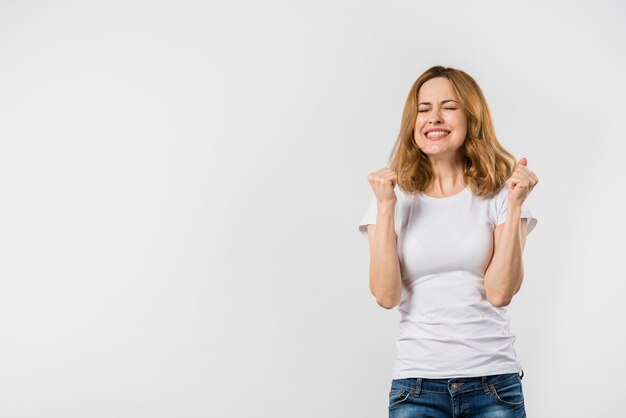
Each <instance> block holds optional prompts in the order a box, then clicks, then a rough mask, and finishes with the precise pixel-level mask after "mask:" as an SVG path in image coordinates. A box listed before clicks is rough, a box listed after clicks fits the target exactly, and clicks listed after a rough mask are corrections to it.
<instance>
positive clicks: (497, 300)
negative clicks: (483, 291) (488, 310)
mask: <svg viewBox="0 0 626 418" xmlns="http://www.w3.org/2000/svg"><path fill="white" fill-rule="evenodd" d="M487 300H488V301H489V303H491V304H492V305H493V306H495V307H496V308H504V307H505V306H509V305H510V304H511V300H512V298H511V297H507V296H503V295H500V296H497V297H496V296H491V297H489V298H487Z"/></svg>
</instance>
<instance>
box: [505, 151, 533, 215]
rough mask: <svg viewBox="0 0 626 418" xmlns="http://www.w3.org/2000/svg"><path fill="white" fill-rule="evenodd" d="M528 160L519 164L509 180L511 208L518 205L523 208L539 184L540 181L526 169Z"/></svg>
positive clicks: (520, 161) (524, 159)
mask: <svg viewBox="0 0 626 418" xmlns="http://www.w3.org/2000/svg"><path fill="white" fill-rule="evenodd" d="M526 163H527V161H526V158H522V159H521V160H519V162H518V163H517V167H515V171H514V172H513V175H512V176H511V178H510V179H509V182H508V187H509V206H511V205H517V206H519V207H521V206H522V203H523V202H524V200H526V198H527V197H528V195H529V194H530V192H531V191H532V190H533V188H534V187H535V186H536V185H537V183H539V179H538V178H537V176H536V175H535V173H533V172H532V171H530V170H529V169H528V167H526Z"/></svg>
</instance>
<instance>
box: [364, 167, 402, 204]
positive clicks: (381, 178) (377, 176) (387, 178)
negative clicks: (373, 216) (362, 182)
mask: <svg viewBox="0 0 626 418" xmlns="http://www.w3.org/2000/svg"><path fill="white" fill-rule="evenodd" d="M367 181H369V183H370V186H372V190H373V191H374V194H375V195H376V200H378V203H379V204H395V203H396V200H397V198H396V193H395V192H394V188H395V187H396V183H397V182H398V176H397V175H396V172H395V171H392V170H390V169H389V168H387V167H383V168H381V169H379V170H376V171H374V172H372V173H370V174H368V176H367Z"/></svg>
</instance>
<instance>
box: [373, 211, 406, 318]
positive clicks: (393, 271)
mask: <svg viewBox="0 0 626 418" xmlns="http://www.w3.org/2000/svg"><path fill="white" fill-rule="evenodd" d="M394 211H395V204H393V205H391V204H379V205H378V210H377V213H376V225H372V224H370V225H368V226H367V237H368V239H369V246H370V291H371V292H372V294H373V295H374V296H375V297H376V302H377V303H378V304H379V305H380V306H382V307H383V308H385V309H391V308H393V307H395V306H397V305H398V304H399V303H400V295H401V293H402V278H401V273H400V262H399V260H398V248H397V235H396V231H395V225H394Z"/></svg>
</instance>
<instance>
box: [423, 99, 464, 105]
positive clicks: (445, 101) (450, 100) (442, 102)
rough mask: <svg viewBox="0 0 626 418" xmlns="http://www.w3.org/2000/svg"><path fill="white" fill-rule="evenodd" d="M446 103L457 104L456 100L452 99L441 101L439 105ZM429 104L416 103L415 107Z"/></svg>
mask: <svg viewBox="0 0 626 418" xmlns="http://www.w3.org/2000/svg"><path fill="white" fill-rule="evenodd" d="M448 102H454V103H457V101H456V100H452V99H448V100H442V101H441V102H440V103H441V104H444V103H448ZM429 104H432V103H430V102H422V103H418V104H417V105H418V106H419V105H429Z"/></svg>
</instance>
